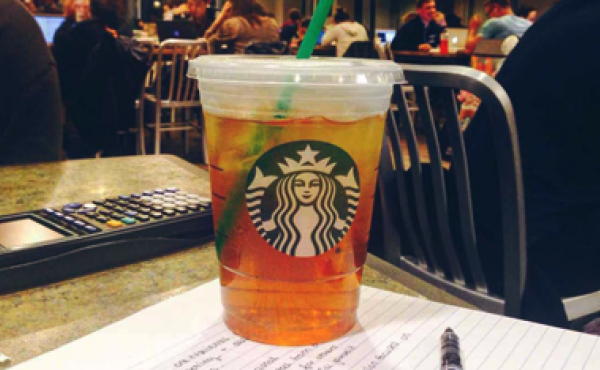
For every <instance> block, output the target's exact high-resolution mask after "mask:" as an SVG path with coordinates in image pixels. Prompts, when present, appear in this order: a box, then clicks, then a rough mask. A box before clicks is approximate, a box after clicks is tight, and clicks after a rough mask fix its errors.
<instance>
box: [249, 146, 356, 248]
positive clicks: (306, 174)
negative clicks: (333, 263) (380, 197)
mask: <svg viewBox="0 0 600 370" xmlns="http://www.w3.org/2000/svg"><path fill="white" fill-rule="evenodd" d="M359 195H360V186H359V177H358V168H357V167H356V164H355V163H354V161H353V160H352V157H350V155H348V153H346V152H345V151H344V150H342V149H341V148H339V147H337V146H335V145H332V144H328V143H324V142H321V141H297V142H292V143H287V144H283V145H279V146H276V147H274V148H272V149H271V150H269V151H268V152H266V153H264V154H263V155H262V156H261V157H260V158H259V159H258V160H257V161H256V163H255V164H254V167H253V168H252V170H251V171H250V174H249V175H248V182H247V186H246V202H247V206H248V212H249V213H250V217H251V219H252V223H253V224H254V226H255V227H256V230H257V231H258V233H259V234H260V236H261V237H262V238H263V239H264V240H266V241H267V243H269V245H271V246H272V247H273V248H275V249H277V250H278V251H280V252H282V253H286V254H288V255H290V256H295V257H312V256H317V255H319V254H321V253H325V252H327V251H329V250H330V249H331V248H333V247H334V246H335V245H337V244H338V243H339V242H340V240H342V238H343V237H344V235H346V233H347V232H348V230H349V229H350V226H351V225H352V222H353V221H354V215H355V214H356V209H357V208H358V199H359Z"/></svg>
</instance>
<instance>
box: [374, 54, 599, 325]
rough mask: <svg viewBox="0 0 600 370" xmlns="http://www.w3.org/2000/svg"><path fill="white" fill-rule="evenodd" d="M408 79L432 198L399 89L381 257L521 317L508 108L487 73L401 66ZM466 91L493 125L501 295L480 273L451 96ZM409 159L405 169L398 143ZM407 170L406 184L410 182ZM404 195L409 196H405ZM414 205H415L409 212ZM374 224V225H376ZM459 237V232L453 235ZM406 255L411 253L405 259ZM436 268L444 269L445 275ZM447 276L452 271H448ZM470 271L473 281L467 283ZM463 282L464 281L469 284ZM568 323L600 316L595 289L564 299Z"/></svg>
mask: <svg viewBox="0 0 600 370" xmlns="http://www.w3.org/2000/svg"><path fill="white" fill-rule="evenodd" d="M403 68H404V72H405V76H406V79H407V81H408V82H409V83H411V84H412V85H413V86H414V88H415V93H416V98H417V103H418V104H419V107H420V112H419V113H420V116H421V123H422V124H423V131H424V132H423V133H424V134H425V136H426V144H427V150H428V153H429V159H430V169H431V177H432V187H433V191H432V194H425V191H424V188H423V176H422V172H421V170H422V165H421V164H422V163H421V159H420V156H419V146H418V142H417V139H416V135H415V130H414V127H413V124H412V123H413V121H412V118H411V115H410V113H409V109H408V105H407V102H406V97H405V94H403V93H401V87H400V86H396V87H395V92H394V97H393V100H394V102H395V103H396V104H397V106H398V112H397V113H392V114H390V115H389V117H388V122H387V125H386V138H385V140H384V145H383V146H382V156H381V164H380V172H379V184H378V199H377V201H378V203H376V208H379V209H380V210H381V212H380V213H379V214H378V215H380V216H381V220H380V223H381V225H378V227H380V228H381V229H382V233H381V235H380V240H375V241H374V242H375V243H378V242H379V243H380V244H381V245H383V246H384V251H383V253H384V254H385V256H384V257H385V258H386V259H387V260H388V261H390V262H391V263H393V264H395V265H397V266H398V267H400V268H402V269H404V270H405V271H407V272H409V273H411V274H413V275H416V276H418V277H420V278H421V279H423V280H425V281H427V282H429V283H431V284H433V285H435V286H437V287H440V288H442V289H444V290H446V291H448V292H449V293H451V294H454V295H455V296H457V297H459V298H461V299H463V300H465V301H467V302H469V303H471V304H473V305H475V306H477V307H479V308H481V309H483V310H485V311H488V312H492V313H497V314H504V315H507V316H512V317H519V316H520V314H521V312H520V310H521V301H522V296H523V290H524V287H525V279H526V265H527V249H526V248H527V242H526V225H525V205H524V195H523V184H522V176H521V160H520V155H519V144H518V138H517V134H516V132H517V131H516V127H515V118H514V114H513V109H512V104H511V102H510V100H509V98H508V95H507V94H506V92H505V91H504V89H502V87H501V86H500V85H499V84H498V83H497V82H496V81H495V80H494V79H492V78H490V77H489V76H487V75H486V74H485V73H482V72H478V71H476V70H473V69H470V68H465V67H455V66H423V65H418V66H417V65H408V64H407V65H403ZM426 87H437V88H439V90H441V95H442V96H441V98H442V100H443V106H444V109H445V111H446V112H447V114H446V129H447V130H448V133H449V140H450V144H451V147H452V168H453V172H454V175H455V176H454V178H455V179H454V185H455V197H456V199H457V203H458V205H457V206H458V215H453V216H454V217H458V224H459V227H458V229H459V230H458V232H459V233H460V240H462V249H463V250H464V252H465V254H466V258H465V260H463V261H462V262H460V261H459V257H458V255H457V249H456V247H457V246H456V245H454V241H453V238H452V235H451V232H452V230H451V227H450V219H449V212H448V211H449V209H448V202H447V200H448V198H447V194H448V193H447V187H446V183H445V178H444V175H443V165H444V164H443V162H442V152H441V149H440V145H439V140H438V135H437V130H436V127H435V122H434V120H433V115H432V112H431V106H430V104H429V97H428V93H427V90H426ZM458 90H467V91H470V92H472V93H473V94H475V95H476V96H478V97H479V98H480V99H481V100H482V103H483V104H484V105H485V109H486V112H482V113H486V114H487V115H488V124H489V125H491V127H492V134H493V140H494V150H495V154H496V161H497V164H498V173H499V176H498V178H499V181H500V184H499V189H500V201H501V204H502V209H501V217H502V218H501V219H502V236H503V244H504V245H503V248H504V297H498V296H495V295H493V294H491V293H490V291H489V289H488V284H487V282H486V278H485V276H484V273H483V269H482V265H481V262H480V258H479V253H478V245H477V240H476V236H475V227H474V220H473V211H472V205H471V190H470V185H469V170H468V166H467V158H466V155H465V147H464V141H463V134H462V130H461V127H460V125H459V121H458V114H457V105H456V99H455V97H456V92H457V91H458ZM401 137H402V139H403V140H405V142H406V147H407V148H405V149H407V151H408V153H409V155H410V167H408V166H406V165H405V163H404V158H403V154H402V149H403V148H402V146H403V145H404V144H403V141H401V139H400V138H401ZM408 171H410V173H411V176H410V181H411V182H410V183H409V178H408V176H405V175H406V174H407V173H408ZM409 189H412V191H411V192H410V193H409ZM426 196H429V197H432V198H433V201H434V203H435V215H430V214H428V207H427V206H426ZM411 205H413V206H412V207H411ZM374 226H375V225H374ZM454 231H455V232H456V229H455V230H454ZM433 233H435V234H436V235H439V236H440V238H439V239H440V242H441V249H442V250H443V255H444V257H445V260H444V261H442V260H441V259H440V258H439V257H440V254H439V253H438V254H436V253H435V252H434V251H433V245H432V243H433V241H432V237H431V236H432V235H433ZM407 250H411V251H412V252H411V253H410V255H409V254H407V253H406V251H407ZM441 266H446V268H445V270H446V271H445V272H444V271H443V270H444V269H443V268H442V267H441ZM448 270H449V271H448ZM465 272H467V274H468V276H469V277H470V279H465V276H466V275H465ZM467 280H468V281H467ZM562 303H563V306H564V308H565V311H566V314H567V318H568V319H569V321H573V320H577V319H579V318H582V317H585V316H588V315H590V314H593V313H597V312H598V311H600V291H598V292H594V293H590V294H585V295H581V296H578V297H569V298H563V299H562Z"/></svg>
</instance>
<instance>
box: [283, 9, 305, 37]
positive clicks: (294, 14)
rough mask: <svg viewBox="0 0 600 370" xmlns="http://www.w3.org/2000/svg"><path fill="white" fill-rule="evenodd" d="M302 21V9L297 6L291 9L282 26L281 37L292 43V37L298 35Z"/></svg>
mask: <svg viewBox="0 0 600 370" xmlns="http://www.w3.org/2000/svg"><path fill="white" fill-rule="evenodd" d="M301 22H302V14H300V11H299V10H298V9H296V8H294V9H292V10H290V14H289V18H288V19H287V20H286V21H285V22H284V23H283V25H282V27H281V34H280V35H279V39H280V40H281V41H285V42H286V43H287V44H288V45H290V44H291V43H292V39H293V38H297V37H298V29H299V28H300V23H301Z"/></svg>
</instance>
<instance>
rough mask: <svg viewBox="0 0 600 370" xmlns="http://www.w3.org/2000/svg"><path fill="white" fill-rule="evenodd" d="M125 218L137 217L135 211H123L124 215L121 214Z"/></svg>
mask: <svg viewBox="0 0 600 370" xmlns="http://www.w3.org/2000/svg"><path fill="white" fill-rule="evenodd" d="M123 214H124V215H125V216H127V217H134V216H135V215H137V212H136V211H125V213H123Z"/></svg>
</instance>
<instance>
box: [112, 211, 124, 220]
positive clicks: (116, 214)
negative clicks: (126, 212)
mask: <svg viewBox="0 0 600 370" xmlns="http://www.w3.org/2000/svg"><path fill="white" fill-rule="evenodd" d="M110 217H112V218H114V219H115V220H120V219H121V218H123V216H122V215H121V214H120V213H117V212H113V213H111V214H110Z"/></svg>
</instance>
